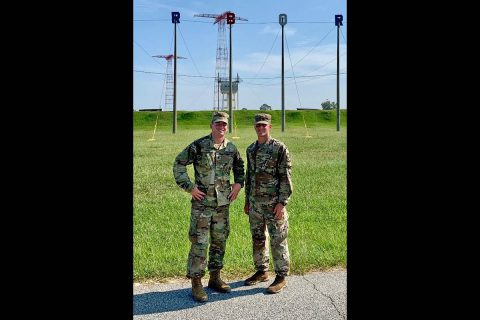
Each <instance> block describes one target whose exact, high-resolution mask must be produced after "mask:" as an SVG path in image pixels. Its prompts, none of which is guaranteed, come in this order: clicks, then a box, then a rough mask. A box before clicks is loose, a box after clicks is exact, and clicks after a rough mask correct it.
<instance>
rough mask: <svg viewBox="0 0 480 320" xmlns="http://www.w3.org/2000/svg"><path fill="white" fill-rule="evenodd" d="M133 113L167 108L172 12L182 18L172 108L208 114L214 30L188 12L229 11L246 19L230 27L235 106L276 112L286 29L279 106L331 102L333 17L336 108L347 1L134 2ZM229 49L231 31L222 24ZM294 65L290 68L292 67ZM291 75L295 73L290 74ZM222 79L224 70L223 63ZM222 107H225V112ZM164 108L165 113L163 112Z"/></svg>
mask: <svg viewBox="0 0 480 320" xmlns="http://www.w3.org/2000/svg"><path fill="white" fill-rule="evenodd" d="M133 6H134V8H133V36H134V38H133V43H132V45H133V55H134V58H133V86H134V87H133V93H134V101H133V104H134V109H135V110H138V109H145V108H158V107H162V108H164V109H165V78H166V76H165V73H166V71H167V69H166V67H167V62H166V60H165V59H159V58H152V57H151V56H153V55H168V54H173V34H174V24H172V22H171V12H172V11H178V12H180V23H179V24H177V55H178V56H182V57H185V58H187V59H177V89H176V90H177V103H176V106H177V110H178V111H182V110H212V109H213V102H214V79H213V77H214V76H215V69H216V68H215V66H216V50H217V36H218V27H217V24H213V22H214V20H213V19H210V18H201V17H194V14H199V13H209V14H221V13H223V12H225V11H232V12H234V13H235V15H236V16H239V17H242V18H246V19H248V21H237V22H236V23H235V24H234V25H233V26H232V74H233V75H234V76H236V74H237V73H238V75H239V77H240V79H241V82H240V84H239V89H238V107H239V108H240V109H241V108H247V109H250V110H258V109H259V108H260V106H261V105H262V104H263V103H266V104H268V105H270V106H272V109H274V110H280V109H281V57H282V47H281V46H282V39H281V26H280V25H279V23H278V16H279V14H281V13H285V14H286V15H287V25H286V26H285V27H284V34H285V39H284V67H285V108H286V109H287V110H294V109H296V108H297V107H303V108H321V106H320V104H321V103H322V102H323V101H325V100H327V99H328V100H330V101H336V99H337V98H336V97H337V91H336V82H337V80H336V79H337V78H336V77H337V76H336V73H337V62H336V55H337V28H336V26H335V23H334V17H335V15H336V14H341V15H343V26H341V27H340V107H341V108H342V109H343V108H347V104H348V101H347V99H346V79H347V67H346V59H347V55H346V42H347V30H346V26H347V12H346V0H327V1H324V0H296V1H294V0H223V1H220V0H203V1H181V0H134V1H133ZM226 38H227V48H228V46H229V45H228V40H229V27H228V25H226ZM292 65H293V69H292ZM292 70H293V71H292ZM227 76H228V65H227ZM227 109H228V107H227ZM167 110H168V108H167Z"/></svg>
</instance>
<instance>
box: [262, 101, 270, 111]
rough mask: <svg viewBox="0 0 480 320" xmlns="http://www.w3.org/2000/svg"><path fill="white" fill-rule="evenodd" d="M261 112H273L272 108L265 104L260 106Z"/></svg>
mask: <svg viewBox="0 0 480 320" xmlns="http://www.w3.org/2000/svg"><path fill="white" fill-rule="evenodd" d="M260 110H272V107H270V106H269V105H268V104H266V103H264V104H262V105H261V106H260Z"/></svg>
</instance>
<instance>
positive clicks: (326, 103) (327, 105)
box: [320, 99, 337, 110]
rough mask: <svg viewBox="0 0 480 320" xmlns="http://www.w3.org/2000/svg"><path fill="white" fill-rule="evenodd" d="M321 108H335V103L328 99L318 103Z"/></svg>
mask: <svg viewBox="0 0 480 320" xmlns="http://www.w3.org/2000/svg"><path fill="white" fill-rule="evenodd" d="M320 105H321V106H322V109H323V110H335V109H337V103H336V102H332V101H329V100H328V99H327V100H326V101H324V102H322V103H321V104H320Z"/></svg>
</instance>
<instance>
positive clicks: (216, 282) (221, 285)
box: [208, 270, 232, 293]
mask: <svg viewBox="0 0 480 320" xmlns="http://www.w3.org/2000/svg"><path fill="white" fill-rule="evenodd" d="M208 287H209V288H211V289H213V290H215V291H218V292H223V293H226V292H230V291H232V288H230V286H229V285H228V284H226V283H225V282H224V281H223V280H222V279H220V270H217V271H211V272H210V279H209V280H208Z"/></svg>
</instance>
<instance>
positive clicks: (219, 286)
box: [173, 112, 245, 302]
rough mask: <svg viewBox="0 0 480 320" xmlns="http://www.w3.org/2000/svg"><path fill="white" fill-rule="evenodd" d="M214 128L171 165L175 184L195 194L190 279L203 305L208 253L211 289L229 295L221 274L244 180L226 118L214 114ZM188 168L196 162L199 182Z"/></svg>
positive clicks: (239, 159)
mask: <svg viewBox="0 0 480 320" xmlns="http://www.w3.org/2000/svg"><path fill="white" fill-rule="evenodd" d="M210 127H211V129H212V132H211V133H210V134H209V135H207V136H205V137H202V138H200V139H197V140H195V141H194V142H193V143H191V144H190V145H189V146H187V147H186V148H185V149H184V150H183V151H182V152H180V153H179V154H178V156H177V157H176V158H175V162H174V164H173V174H174V177H175V181H176V183H177V185H178V186H180V188H182V189H184V190H185V191H187V192H189V193H191V194H192V200H191V202H192V208H191V215H190V229H189V233H188V235H189V239H190V242H191V246H190V252H189V254H188V260H187V278H189V279H192V294H193V297H194V299H195V300H197V301H200V302H205V301H207V300H208V296H207V293H206V292H205V290H204V289H203V286H202V282H201V279H202V277H203V276H204V275H205V267H206V266H207V249H208V270H209V272H210V279H209V281H208V287H210V288H212V289H214V290H216V291H219V292H230V291H231V288H230V286H229V285H228V284H226V283H225V282H224V281H223V280H222V279H220V270H221V269H222V268H223V257H224V255H225V246H226V241H227V238H228V235H229V232H230V224H229V206H230V202H232V201H234V200H235V199H236V198H237V195H238V193H239V192H240V189H241V188H242V187H243V184H244V180H245V175H244V164H243V160H242V158H241V156H240V153H239V152H238V150H237V147H236V146H235V145H234V144H233V143H232V142H230V141H229V140H227V139H226V138H225V134H226V133H227V129H228V114H226V113H225V112H215V113H214V114H213V117H212V122H211V124H210ZM190 164H193V167H194V170H195V183H193V182H192V181H191V180H190V178H189V177H188V174H187V165H190ZM230 171H233V176H234V184H233V185H230ZM209 235H210V248H208V244H209Z"/></svg>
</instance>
